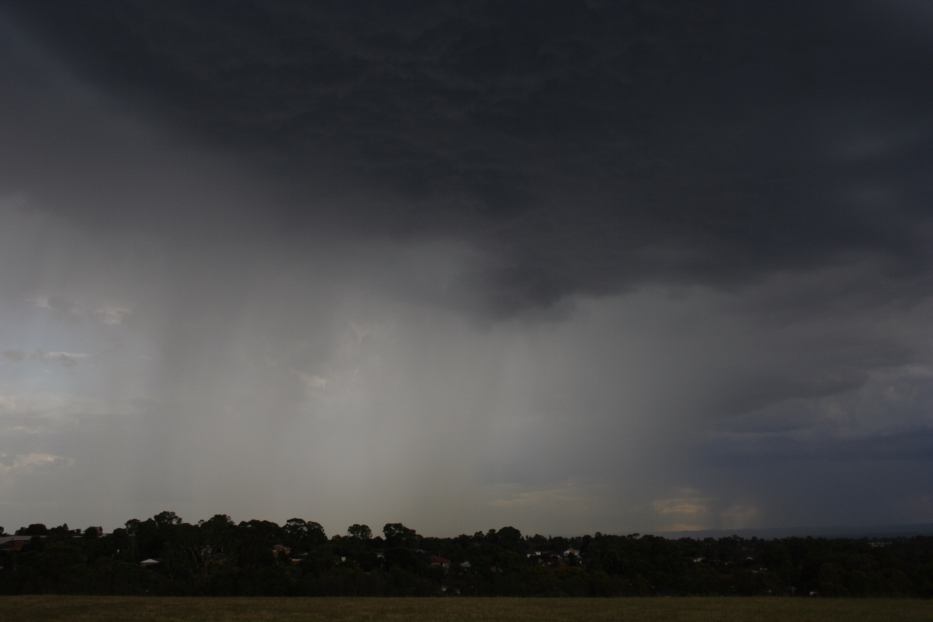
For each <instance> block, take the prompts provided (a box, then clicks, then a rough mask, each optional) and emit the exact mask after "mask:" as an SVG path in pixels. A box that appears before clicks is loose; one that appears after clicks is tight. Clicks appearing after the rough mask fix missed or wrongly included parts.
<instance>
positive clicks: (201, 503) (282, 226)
mask: <svg viewBox="0 0 933 622" xmlns="http://www.w3.org/2000/svg"><path fill="white" fill-rule="evenodd" d="M760 4H762V3H749V2H721V3H698V2H687V1H682V2H681V1H677V0H658V1H654V2H651V1H647V0H645V1H643V2H634V1H633V2H601V1H597V0H591V1H589V2H569V1H568V2H489V3H485V2H475V3H454V2H451V3H446V2H392V3H386V2H350V3H348V2H345V1H341V2H316V3H306V2H290V1H281V2H260V1H259V0H256V1H255V2H251V1H247V2H237V3H228V2H197V3H191V2H173V1H160V2H143V1H130V2H127V1H116V0H114V1H107V0H101V1H97V2H87V3H75V2H65V1H61V2H59V1H47V2H21V3H18V2H11V1H5V2H0V58H2V59H3V60H2V61H0V85H2V87H0V524H2V525H4V526H5V527H6V528H7V529H8V530H9V529H12V528H15V527H18V526H20V525H23V524H26V523H27V522H37V521H43V522H46V523H49V524H58V523H60V522H63V521H67V522H68V523H69V524H70V525H72V526H86V525H89V524H100V523H103V524H105V525H106V526H108V527H113V526H117V525H119V524H120V523H122V522H123V521H124V520H126V519H127V518H130V517H134V516H135V517H146V516H150V515H152V514H154V513H156V512H158V511H160V510H162V509H172V510H174V511H176V512H178V513H179V514H180V515H181V516H183V517H184V518H186V519H189V520H195V519H198V518H207V517H209V516H210V515H212V514H214V513H228V514H231V515H232V516H233V517H234V518H235V519H237V520H242V519H248V518H253V517H259V518H268V519H272V520H277V521H283V520H284V519H286V518H289V517H291V516H302V517H304V518H307V519H311V520H318V521H320V522H321V523H322V524H323V525H324V526H325V527H326V528H327V530H328V531H329V532H330V533H335V532H342V531H343V530H344V529H345V528H346V526H347V525H349V524H350V523H353V522H366V523H369V524H371V525H373V526H375V527H377V528H378V527H379V526H381V525H382V524H383V523H384V522H390V521H392V522H394V521H401V522H404V523H405V524H406V525H409V526H411V527H414V528H415V529H417V530H418V531H419V532H422V533H427V534H453V533H459V532H473V531H476V530H479V529H487V528H490V527H498V526H502V525H506V524H512V525H514V526H516V527H518V528H520V529H521V530H522V531H525V532H535V531H539V532H542V533H583V532H592V531H596V530H600V531H604V532H628V531H645V530H680V529H697V528H707V529H708V528H723V529H735V528H743V527H762V526H767V527H782V526H792V525H830V524H848V525H866V524H878V523H916V522H923V521H933V417H931V411H930V409H931V406H933V326H931V324H930V320H929V318H930V317H933V315H931V313H933V288H931V279H933V262H931V259H933V258H931V249H933V246H931V242H933V228H931V226H933V221H931V212H930V208H929V197H930V194H931V193H930V191H931V190H933V188H931V186H933V174H931V172H933V171H931V168H933V141H931V138H933V113H931V112H930V111H931V110H933V82H931V81H930V80H929V68H930V67H931V66H933V36H931V34H933V10H931V9H930V8H928V7H927V5H926V3H925V2H923V1H921V0H916V1H912V0H884V1H882V0H877V1H868V0H866V1H860V2H852V3H846V6H845V10H844V11H843V10H842V8H843V7H841V6H840V5H839V3H833V2H806V3H803V2H801V3H767V4H768V6H767V7H762V6H759V5H760Z"/></svg>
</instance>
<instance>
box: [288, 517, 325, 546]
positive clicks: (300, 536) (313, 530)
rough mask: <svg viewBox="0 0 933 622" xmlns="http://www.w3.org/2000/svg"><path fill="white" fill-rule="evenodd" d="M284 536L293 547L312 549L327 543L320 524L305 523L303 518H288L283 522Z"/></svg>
mask: <svg viewBox="0 0 933 622" xmlns="http://www.w3.org/2000/svg"><path fill="white" fill-rule="evenodd" d="M283 529H284V530H285V536H286V538H287V539H288V541H289V544H291V545H294V546H304V547H313V546H318V545H321V544H324V543H325V542H327V534H326V533H324V528H323V527H321V524H320V523H316V522H314V521H306V520H304V519H303V518H290V519H288V520H287V521H285V526H284V527H283Z"/></svg>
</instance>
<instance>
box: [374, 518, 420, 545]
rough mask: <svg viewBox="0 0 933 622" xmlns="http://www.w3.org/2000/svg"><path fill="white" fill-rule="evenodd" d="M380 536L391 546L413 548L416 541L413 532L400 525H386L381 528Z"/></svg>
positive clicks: (416, 535) (415, 535)
mask: <svg viewBox="0 0 933 622" xmlns="http://www.w3.org/2000/svg"><path fill="white" fill-rule="evenodd" d="M382 535H384V536H385V539H386V542H388V543H389V544H391V545H392V546H414V544H415V542H417V540H418V534H417V533H416V532H415V530H414V529H409V528H408V527H406V526H405V525H403V524H402V523H386V524H385V526H383V528H382Z"/></svg>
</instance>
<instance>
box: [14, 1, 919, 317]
mask: <svg viewBox="0 0 933 622" xmlns="http://www.w3.org/2000/svg"><path fill="white" fill-rule="evenodd" d="M912 6H913V5H910V4H909V3H880V2H868V1H864V2H857V3H854V4H851V5H847V6H846V8H845V10H843V9H842V8H841V7H838V6H837V5H833V4H830V3H807V4H806V5H802V4H801V5H793V6H792V5H788V4H768V5H767V6H762V5H760V4H750V3H745V2H726V3H716V4H715V5H707V4H703V3H695V2H680V1H674V0H668V1H657V2H611V3H610V2H606V3H603V2H530V3H526V2H507V3H501V2H490V3H471V4H468V5H461V4H460V3H444V2H441V3H436V2H430V3H429V2H407V3H402V4H398V3H392V4H386V3H379V2H358V3H349V4H348V3H345V2H324V3H314V4H313V5H309V4H307V3H300V2H279V3H275V4H273V5H270V4H269V3H264V2H242V3H237V4H235V5H230V4H229V3H218V2H200V3H195V4H192V3H181V2H159V3H146V2H111V1H105V2H96V3H91V4H88V3H80V4H78V3H71V2H43V3H20V4H17V5H14V6H10V7H9V9H10V13H11V15H14V16H15V17H17V18H18V19H19V20H20V21H21V22H22V23H23V24H25V25H26V26H28V27H29V29H31V31H33V32H35V33H37V34H38V36H40V37H41V38H43V40H45V41H47V42H48V44H49V45H50V46H52V47H53V48H54V49H57V50H58V51H59V53H60V54H61V56H62V57H63V58H67V59H68V60H67V63H68V64H69V65H70V66H71V67H72V68H73V69H74V70H76V71H78V72H79V74H80V75H82V76H84V78H85V79H87V80H90V81H91V82H93V83H95V84H98V85H102V86H103V87H105V88H106V89H108V90H109V91H110V92H112V93H114V94H115V96H116V97H118V98H120V99H123V100H126V101H128V102H132V105H133V106H134V107H135V108H137V109H140V110H145V111H147V112H146V114H147V115H149V116H151V117H152V118H156V119H159V120H160V121H161V122H162V123H166V124H169V125H170V126H174V127H177V128H184V131H185V132H186V133H192V132H193V133H194V135H196V136H198V137H199V140H200V141H202V142H204V143H206V144H210V145H213V146H214V147H218V148H222V149H225V150H228V151H229V152H230V153H232V154H233V157H235V158H237V159H241V160H243V161H246V162H249V163H250V165H253V166H256V165H258V166H261V167H262V169H263V170H264V171H265V175H266V176H267V177H268V178H269V179H270V180H274V181H275V182H276V183H278V184H280V187H281V188H284V189H282V190H279V191H278V197H277V199H276V201H275V203H274V204H269V203H268V202H267V203H266V204H265V205H264V210H265V211H266V217H267V219H268V220H269V221H270V222H276V223H278V225H279V226H281V227H283V228H284V229H287V230H288V231H291V232H294V233H295V234H296V235H301V234H302V232H308V231H313V230H320V228H321V227H322V222H325V221H326V222H332V223H336V228H337V229H338V230H339V231H341V232H342V233H341V235H343V236H347V235H353V236H385V235H389V236H391V237H396V238H410V237H415V238H417V237H422V236H432V235H437V234H446V235H453V236H456V237H460V238H462V239H464V240H466V241H468V243H470V244H474V245H476V246H478V247H480V248H482V249H483V250H484V251H485V252H486V253H488V254H489V256H490V258H491V260H490V261H489V264H488V265H487V266H486V267H485V269H484V270H483V271H482V272H480V273H479V274H477V275H476V276H475V277H474V278H475V279H476V280H477V283H478V284H480V285H481V286H482V287H483V288H485V289H486V290H488V298H489V300H490V302H489V304H491V305H492V306H493V307H495V308H498V309H500V310H510V309H515V308H521V307H525V306H527V305H529V304H539V303H549V302H553V301H555V300H558V299H560V298H562V297H564V296H567V295H571V294H574V293H580V292H582V293H607V292H612V291H614V290H618V289H619V288H624V287H625V286H627V285H631V284H635V283H641V282H645V281H654V280H659V279H660V280H667V281H670V280H677V281H692V280H695V279H701V280H706V281H708V282H713V283H731V282H737V281H745V280H748V279H757V278H761V276H762V275H763V274H767V273H771V272H773V271H777V270H782V269H803V268H808V267H812V266H814V265H819V264H821V263H824V262H829V261H838V260H840V258H851V257H852V256H853V255H869V256H873V257H876V258H878V259H879V260H881V261H883V262H886V263H887V264H888V265H889V266H890V267H891V269H892V270H896V271H898V272H900V273H904V274H907V273H913V272H916V271H918V270H919V271H925V270H926V268H927V264H928V246H927V245H926V244H925V243H924V241H925V233H926V231H927V230H928V229H927V228H928V227H929V225H930V223H929V213H928V209H927V207H926V205H925V202H924V197H925V196H927V195H928V193H929V191H930V190H931V188H930V184H931V182H930V181H929V175H927V171H928V169H929V167H930V165H931V164H933V150H931V149H930V147H929V145H930V144H931V141H930V138H931V135H933V120H931V117H930V115H929V113H928V110H929V109H930V105H931V103H933V86H931V83H930V81H929V80H928V79H927V71H928V67H929V63H930V61H931V59H933V45H931V44H929V38H928V37H922V36H919V35H918V36H904V33H905V23H908V22H909V20H910V19H911V18H912V17H913V16H912V15H911V14H910V11H911V10H912ZM99 209H105V210H106V209H113V208H109V207H102V208H99ZM86 214H87V212H86V211H84V212H82V216H81V217H82V218H87V217H88V216H87V215H86Z"/></svg>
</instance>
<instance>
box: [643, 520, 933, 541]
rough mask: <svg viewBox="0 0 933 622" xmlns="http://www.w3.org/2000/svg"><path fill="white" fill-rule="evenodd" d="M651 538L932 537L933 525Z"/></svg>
mask: <svg viewBox="0 0 933 622" xmlns="http://www.w3.org/2000/svg"><path fill="white" fill-rule="evenodd" d="M654 535H658V536H662V537H665V538H670V539H674V540H676V539H679V538H726V537H729V536H739V537H742V538H763V539H775V538H793V537H807V536H810V537H814V538H895V537H905V536H929V535H933V523H920V524H913V525H868V526H865V525H861V526H852V525H846V526H843V525H832V526H822V527H770V528H761V529H731V530H730V529H710V530H702V531H664V532H655V534H654Z"/></svg>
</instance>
